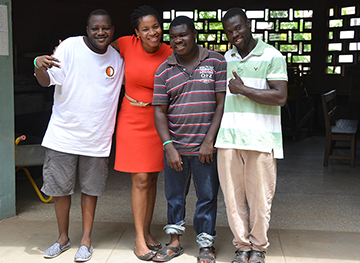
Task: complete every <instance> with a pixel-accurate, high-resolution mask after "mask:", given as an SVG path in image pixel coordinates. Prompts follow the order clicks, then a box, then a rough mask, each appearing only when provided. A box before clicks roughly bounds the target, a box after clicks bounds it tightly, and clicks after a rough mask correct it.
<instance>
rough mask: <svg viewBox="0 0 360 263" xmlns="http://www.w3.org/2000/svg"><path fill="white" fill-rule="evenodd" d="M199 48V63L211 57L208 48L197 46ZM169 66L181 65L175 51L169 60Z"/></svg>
mask: <svg viewBox="0 0 360 263" xmlns="http://www.w3.org/2000/svg"><path fill="white" fill-rule="evenodd" d="M197 47H198V48H199V61H203V60H204V59H206V58H207V57H208V56H209V51H208V50H207V49H206V48H203V47H201V46H197ZM168 64H169V65H179V63H178V62H177V60H176V56H175V53H174V51H173V52H172V53H171V55H170V56H169V58H168Z"/></svg>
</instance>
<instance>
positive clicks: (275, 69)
mask: <svg viewBox="0 0 360 263" xmlns="http://www.w3.org/2000/svg"><path fill="white" fill-rule="evenodd" d="M225 59H226V61H227V84H229V80H230V79H231V78H232V77H233V74H232V71H233V70H235V71H236V73H237V74H238V75H239V77H241V79H242V81H243V82H244V84H245V85H246V86H249V87H253V88H257V89H269V88H270V87H269V85H268V81H271V80H284V81H287V79H288V78H287V71H286V67H287V66H286V62H285V60H284V58H283V56H282V54H281V53H280V52H279V51H278V50H277V49H275V48H274V47H273V46H271V45H269V44H266V43H264V42H263V41H262V40H261V39H258V40H257V44H256V46H255V48H254V49H253V50H252V51H251V52H250V53H249V54H248V55H247V56H246V57H245V58H242V57H241V56H240V54H239V53H238V51H237V48H236V47H234V48H233V49H232V50H229V51H227V52H226V53H225ZM280 112H281V107H280V106H270V105H264V104H259V103H256V102H254V101H252V100H250V99H248V98H247V97H245V96H243V95H239V94H232V93H230V91H229V87H228V85H227V89H226V100H225V109H224V115H223V117H222V121H221V126H220V129H219V132H218V136H217V140H216V144H215V147H217V148H227V149H240V150H253V151H259V152H269V153H270V152H272V151H274V157H275V158H278V159H281V158H283V146H282V133H281V116H280Z"/></svg>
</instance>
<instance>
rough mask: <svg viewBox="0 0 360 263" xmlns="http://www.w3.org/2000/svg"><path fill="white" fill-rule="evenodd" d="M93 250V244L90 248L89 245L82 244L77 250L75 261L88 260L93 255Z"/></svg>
mask: <svg viewBox="0 0 360 263" xmlns="http://www.w3.org/2000/svg"><path fill="white" fill-rule="evenodd" d="M93 252H94V248H93V246H90V248H88V247H87V246H85V245H82V246H80V248H79V250H78V251H77V252H76V254H75V258H74V261H75V262H85V261H88V260H89V259H90V258H91V257H92V254H93Z"/></svg>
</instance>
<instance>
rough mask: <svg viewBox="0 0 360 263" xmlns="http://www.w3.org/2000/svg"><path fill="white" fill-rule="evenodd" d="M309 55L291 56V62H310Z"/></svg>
mask: <svg viewBox="0 0 360 263" xmlns="http://www.w3.org/2000/svg"><path fill="white" fill-rule="evenodd" d="M310 60H311V56H292V61H293V63H310Z"/></svg>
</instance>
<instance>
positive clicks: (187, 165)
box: [164, 153, 219, 247]
mask: <svg viewBox="0 0 360 263" xmlns="http://www.w3.org/2000/svg"><path fill="white" fill-rule="evenodd" d="M181 158H182V161H183V165H182V166H183V170H182V171H179V172H178V171H176V170H175V169H172V168H170V167H169V166H168V165H167V162H166V155H164V164H165V195H166V199H167V202H168V225H167V226H165V228H164V229H165V231H166V233H167V234H179V235H181V234H182V233H183V232H185V204H186V196H187V194H188V192H189V186H190V179H191V173H192V174H193V182H194V186H195V190H196V196H197V198H198V200H197V202H196V210H195V214H194V221H193V224H194V229H195V232H196V234H197V235H198V236H197V241H198V243H199V245H200V247H209V246H212V243H213V242H214V238H215V236H216V232H215V224H216V213H217V194H218V190H219V178H218V173H217V154H216V153H215V154H214V160H213V161H212V162H211V163H204V164H203V163H201V162H200V160H199V156H185V155H182V156H181ZM204 239H205V240H204Z"/></svg>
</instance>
